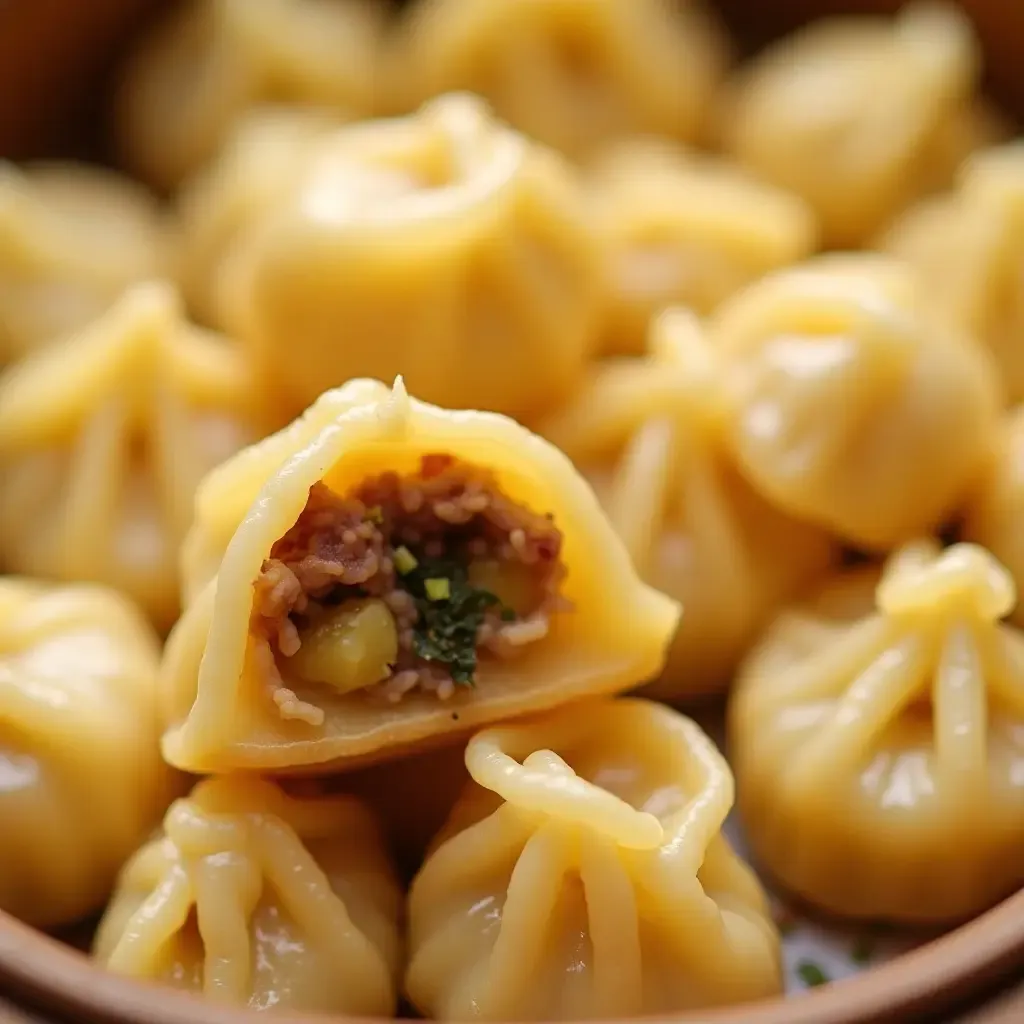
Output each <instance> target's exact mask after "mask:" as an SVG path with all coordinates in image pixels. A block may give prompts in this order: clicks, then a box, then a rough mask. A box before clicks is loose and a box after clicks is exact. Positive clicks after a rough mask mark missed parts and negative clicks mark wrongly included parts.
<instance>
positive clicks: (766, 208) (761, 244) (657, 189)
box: [590, 140, 817, 354]
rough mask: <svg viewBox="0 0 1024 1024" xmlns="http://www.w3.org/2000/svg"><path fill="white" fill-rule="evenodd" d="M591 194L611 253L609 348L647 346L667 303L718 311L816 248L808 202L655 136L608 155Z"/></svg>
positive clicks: (600, 165) (595, 174) (594, 175)
mask: <svg viewBox="0 0 1024 1024" xmlns="http://www.w3.org/2000/svg"><path fill="white" fill-rule="evenodd" d="M590 192H591V197H592V202H593V208H594V212H595V217H596V220H597V224H598V229H599V230H600V232H601V233H602V235H603V236H604V238H605V250H606V253H607V256H606V259H607V264H606V273H605V281H606V288H607V291H608V293H609V295H610V302H609V306H610V308H609V310H608V313H607V323H606V327H605V340H604V347H605V349H607V350H608V351H611V352H624V353H630V354H637V353H640V352H642V351H643V349H644V344H645V339H646V336H647V326H648V323H649V321H650V319H651V316H652V315H653V314H655V313H657V312H658V311H659V310H661V309H664V308H666V307H668V306H672V305H680V306H689V307H690V308H691V309H693V310H694V311H696V312H697V313H700V314H702V315H703V314H707V313H710V312H712V310H714V309H715V308H716V307H717V306H718V304H719V303H720V302H722V300H723V299H726V298H728V297H729V296H730V295H731V294H732V293H733V292H735V291H738V290H739V289H740V288H741V287H742V286H744V285H746V284H749V283H750V282H751V281H753V280H755V279H757V278H759V277H761V276H762V275H763V274H766V273H768V272H769V271H770V270H774V269H776V268H778V267H782V266H785V265H786V264H788V263H796V262H797V261H798V260H802V259H805V258H806V257H808V256H810V255H811V253H812V252H814V250H815V248H816V246H817V224H816V222H815V218H814V214H813V213H812V212H811V210H810V208H809V207H808V206H807V204H806V203H804V202H803V200H801V199H799V198H797V197H796V196H793V195H790V194H789V193H787V192H784V191H783V190H782V189H778V188H775V187H774V186H772V185H766V184H763V183H761V182H759V181H757V180H756V179H755V178H753V177H751V176H749V175H747V174H745V173H744V172H743V171H740V170H738V169H736V168H734V167H732V166H730V165H728V164H726V163H724V162H721V161H717V160H712V159H709V158H706V157H699V156H697V155H696V154H692V153H687V152H685V151H684V150H681V149H674V148H669V147H666V146H664V145H659V144H652V143H651V142H649V141H635V140H634V141H632V142H628V143H624V144H622V145H620V146H618V147H615V148H614V149H613V150H612V151H611V152H608V153H606V154H604V156H603V157H602V158H601V159H600V160H599V161H598V162H597V163H596V165H595V166H594V167H593V168H592V170H591V174H590Z"/></svg>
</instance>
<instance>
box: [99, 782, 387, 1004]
mask: <svg viewBox="0 0 1024 1024" xmlns="http://www.w3.org/2000/svg"><path fill="white" fill-rule="evenodd" d="M401 910H402V893H401V889H400V887H399V884H398V881H397V878H396V877H395V874H394V871H393V868H392V865H391V863H390V860H389V858H388V853H387V851H386V849H385V846H384V843H383V841H382V840H381V837H380V834H379V831H378V828H377V823H376V821H375V820H374V819H373V816H372V815H371V814H370V812H369V810H368V809H367V807H366V805H364V804H363V803H362V802H361V801H359V800H357V799H355V798H353V797H346V796H340V797H339V796H331V797H294V796H289V795H288V794H287V793H286V792H284V791H282V790H281V789H280V788H279V787H278V786H277V785H275V784H273V783H271V782H268V781H264V780H260V779H256V778H240V777H239V778H234V777H225V778H218V779H211V780H207V781H205V782H200V783H199V784H198V785H197V786H196V788H195V789H194V790H193V791H192V792H191V794H190V795H189V796H188V797H186V798H184V799H182V800H178V801H177V802H176V803H174V804H172V805H171V808H170V810H169V811H168V812H167V815H166V817H165V818H164V828H163V833H162V835H160V836H159V837H158V838H156V839H154V840H153V841H152V842H150V843H148V844H147V845H146V846H144V847H143V848H142V849H141V850H139V851H138V852H137V853H136V854H135V856H134V857H133V858H132V859H131V860H130V861H129V862H128V864H127V865H126V866H125V868H124V871H123V872H122V874H121V879H120V883H119V885H118V888H117V891H116V893H115V895H114V899H113V901H112V902H111V904H110V906H109V908H108V909H107V912H106V915H105V916H104V918H103V921H102V922H101V923H100V927H99V931H98V932H97V934H96V940H95V944H94V947H93V952H94V955H95V956H96V957H97V959H98V960H99V961H100V962H101V963H102V964H104V965H105V966H106V967H108V968H109V969H110V970H112V971H115V972H116V973H118V974H122V975H127V976H129V977H133V978H141V979H146V980H152V981H160V982H164V983H166V984H168V985H173V986H174V987H176V988H182V989H185V990H190V991H195V992H201V993H202V994H203V995H205V996H206V997H207V998H209V999H212V1000H216V1001H217V1002H219V1003H222V1004H227V1005H230V1006H242V1007H248V1008H249V1009H251V1010H270V1009H274V1010H277V1011H280V1010H298V1011H310V1012H313V1013H331V1014H345V1015H349V1014H352V1015H359V1016H363V1015H365V1016H367V1017H370V1016H372V1017H390V1016H392V1015H393V1014H394V1012H395V1006H396V990H397V975H398V971H399V962H400V959H401V945H400V936H399V921H400V918H401Z"/></svg>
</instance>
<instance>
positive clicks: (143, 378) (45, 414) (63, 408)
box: [0, 282, 264, 629]
mask: <svg viewBox="0 0 1024 1024" xmlns="http://www.w3.org/2000/svg"><path fill="white" fill-rule="evenodd" d="M263 415H264V414H263V413H262V412H261V410H260V408H259V402H258V401H257V398H256V392H255V389H254V388H253V385H252V379H251V376H250V373H249V370H248V367H247V365H246V363H245V361H244V359H243V358H242V355H241V353H240V352H239V351H237V350H236V349H234V348H232V347H230V346H229V345H228V343H227V341H226V339H224V338H221V337H219V336H217V335H213V334H209V333H207V332H205V331H202V330H200V329H199V328H197V327H194V326H193V325H191V324H189V323H188V322H187V321H186V320H184V318H183V315H182V310H181V308H180V303H179V301H178V299H177V296H176V294H175V292H174V290H173V289H172V288H171V287H170V286H168V285H165V284H162V283H159V282H146V283H143V284H139V285H136V286H134V287H133V288H131V289H129V290H128V291H126V292H125V293H124V295H123V296H122V298H121V299H120V300H119V301H118V302H117V303H116V304H115V305H114V306H113V307H112V308H111V309H110V310H109V311H108V312H106V313H105V314H104V315H103V316H102V317H100V318H99V319H97V320H96V321H94V322H93V323H91V324H90V325H89V326H87V327H85V328H84V329H83V330H81V331H80V332H78V333H77V334H74V335H72V336H70V337H68V338H67V339H64V340H62V341H60V342H58V343H56V344H54V345H51V346H48V347H46V348H45V349H42V350H41V351H39V352H37V353H35V354H34V355H33V356H30V357H28V358H26V359H25V360H23V361H22V362H20V363H17V364H15V365H14V366H12V367H11V368H10V369H9V370H8V371H7V372H6V374H4V375H3V376H2V377H0V557H2V558H3V560H4V562H5V563H6V564H7V565H8V566H10V567H11V568H12V569H14V570H15V571H17V572H22V573H26V574H29V575H34V576H44V577H50V578H54V579H60V580H68V581H73V580H94V581H97V582H100V583H106V584H109V585H111V586H114V587H116V588H118V589H119V590H123V591H125V592H126V593H127V594H129V595H131V596H132V597H133V598H135V600H136V601H138V602H139V604H140V605H141V606H142V607H143V609H144V610H145V611H146V612H148V613H149V615H150V616H151V617H152V619H153V621H154V622H155V623H156V624H157V625H158V626H160V627H161V628H164V629H166V628H168V627H169V626H170V625H171V623H172V622H173V621H174V619H175V617H176V615H177V611H178V586H177V559H178V546H179V544H180V543H181V540H182V539H183V537H184V535H185V533H186V531H187V529H188V526H189V523H190V522H191V519H192V499H193V496H194V494H195V489H196V485H197V484H198V483H199V480H200V479H201V478H202V476H203V475H204V474H205V473H206V471H207V470H208V469H210V468H211V467H213V466H215V465H216V464H217V463H218V462H220V461H222V460H223V459H225V458H227V457H228V456H229V455H231V454H233V453H234V452H236V451H237V450H238V449H239V448H240V447H242V446H243V445H244V444H246V443H249V442H251V441H253V440H255V439H256V438H257V437H259V436H260V435H261V433H262V430H263V428H262V426H261V424H262V421H263Z"/></svg>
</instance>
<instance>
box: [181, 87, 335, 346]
mask: <svg viewBox="0 0 1024 1024" xmlns="http://www.w3.org/2000/svg"><path fill="white" fill-rule="evenodd" d="M338 124H339V119H338V118H337V117H336V116H335V115H332V114H331V113H329V112H327V111H323V110H309V109H306V108H302V107H299V108H291V107H283V106H280V107H278V106H261V107H256V108H254V109H253V110H252V111H250V112H249V113H247V114H243V115H241V116H240V117H239V119H238V121H237V123H236V124H235V126H234V127H233V128H232V129H231V131H230V132H229V133H228V135H227V137H226V139H225V142H224V146H223V148H222V150H221V152H220V153H219V154H218V156H217V157H216V159H215V160H213V161H212V162H211V163H210V164H209V165H204V166H203V167H202V168H201V169H200V170H199V171H198V172H197V173H196V174H195V175H194V176H193V177H191V178H190V179H189V180H188V181H187V182H186V183H185V184H184V186H183V187H182V189H181V190H180V192H179V194H178V197H177V202H176V204H175V205H176V213H177V253H176V255H177V262H178V275H177V276H178V280H179V281H180V283H181V287H182V291H183V293H184V295H185V299H186V301H187V302H188V305H189V309H190V311H191V312H192V314H193V315H194V316H196V317H197V318H198V319H199V320H201V321H202V322H203V323H207V324H211V325H213V326H219V324H220V323H221V322H222V317H221V315H220V313H219V311H218V310H217V305H216V301H215V293H216V289H215V286H214V282H215V281H216V279H217V275H218V273H219V270H220V267H221V264H222V263H223V261H224V259H225V256H226V254H227V253H228V252H230V250H231V248H232V246H233V244H234V243H235V241H236V240H237V239H238V237H239V236H241V235H242V234H243V233H244V232H245V230H246V228H247V227H249V225H251V224H252V223H253V222H254V221H256V220H258V219H259V217H260V215H261V214H263V213H264V212H266V210H267V209H269V207H270V205H271V204H272V203H273V202H274V201H275V199H276V198H277V197H278V196H280V195H281V194H282V193H283V192H284V191H285V190H286V188H287V185H288V183H289V182H290V181H291V180H292V178H293V176H295V175H297V174H298V173H299V172H300V171H301V169H302V167H303V165H304V162H305V161H306V160H308V159H309V155H310V152H311V151H312V150H313V148H314V147H315V145H316V144H317V142H318V141H319V140H320V139H321V138H323V137H325V136H326V135H327V134H328V133H329V132H330V131H331V130H332V129H333V128H335V127H337V126H338Z"/></svg>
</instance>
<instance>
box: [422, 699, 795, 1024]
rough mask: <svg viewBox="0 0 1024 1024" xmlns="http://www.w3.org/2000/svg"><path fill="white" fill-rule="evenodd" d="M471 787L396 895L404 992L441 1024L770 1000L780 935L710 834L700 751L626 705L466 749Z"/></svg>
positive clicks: (712, 803)
mask: <svg viewBox="0 0 1024 1024" xmlns="http://www.w3.org/2000/svg"><path fill="white" fill-rule="evenodd" d="M466 767H467V768H468V769H469V772H470V774H471V775H472V777H473V779H474V780H475V782H474V783H471V784H470V785H469V787H468V788H467V790H466V791H465V793H464V794H463V796H462V797H461V799H460V800H459V802H458V803H457V804H456V806H455V808H454V809H453V811H452V814H451V817H450V818H449V820H448V823H447V825H446V826H445V828H444V829H443V830H442V832H441V833H440V834H439V835H438V837H437V838H436V840H435V842H434V844H433V849H432V850H431V851H430V852H429V853H428V854H427V859H426V861H425V863H424V865H423V867H422V869H421V870H420V872H419V874H418V875H417V877H416V878H415V879H414V881H413V884H412V888H411V890H410V893H409V904H408V915H409V963H408V968H407V970H406V976H405V992H406V995H407V996H408V997H409V999H410V1000H411V1001H412V1003H413V1005H414V1006H416V1007H417V1009H419V1010H420V1011H421V1012H423V1013H424V1015H425V1016H429V1017H435V1018H438V1019H443V1020H485V1021H497V1020H521V1021H525V1020H536V1021H556V1020H589V1019H596V1018H598V1017H600V1018H603V1019H614V1018H633V1017H640V1016H643V1015H647V1014H672V1013H679V1012H681V1011H687V1010H701V1009H708V1008H710V1007H713V1006H722V1005H728V1004H735V1003H741V1002H746V1001H748V1000H756V999H762V998H766V997H768V996H772V995H776V994H778V993H780V992H781V988H782V977H781V970H780V957H781V950H780V942H779V935H778V932H777V931H776V929H775V926H774V924H773V922H772V919H771V915H770V912H769V909H768V904H767V900H766V898H765V894H764V892H763V891H762V889H761V886H760V884H759V882H758V881H757V878H756V877H755V876H754V874H753V872H752V871H750V869H749V868H748V867H747V866H746V865H745V864H743V863H742V862H741V861H740V860H739V859H738V858H737V857H736V855H735V854H734V853H733V851H732V850H731V848H730V847H729V844H728V842H727V841H726V839H725V838H724V837H723V835H722V831H721V830H722V824H723V822H724V821H725V818H726V815H727V814H728V812H729V809H730V807H731V806H732V802H733V781H732V775H731V773H730V771H729V768H728V766H727V765H726V763H725V760H724V759H723V757H722V756H721V754H720V753H719V752H718V751H717V750H716V749H715V746H714V744H713V743H712V742H711V740H710V739H708V737H707V736H705V735H704V733H703V732H701V730H700V729H699V728H698V727H697V726H696V725H695V724H694V723H693V722H691V721H690V720H689V719H687V718H684V717H683V716H682V715H680V714H678V713H677V712H675V711H672V710H671V709H670V708H667V707H664V706H662V705H660V704H654V703H651V702H649V701H642V700H636V699H621V700H605V701H599V702H592V703H589V704H582V705H580V706H579V707H574V708H564V709H560V710H558V711H556V712H554V713H552V714H550V715H548V716H543V717H538V718H536V719H532V720H527V721H525V722H522V723H519V724H510V725H500V726H496V727H493V728H490V729H485V730H484V731H483V732H480V733H478V734H477V735H476V736H474V737H473V739H472V740H470V742H469V746H468V747H467V749H466Z"/></svg>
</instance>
